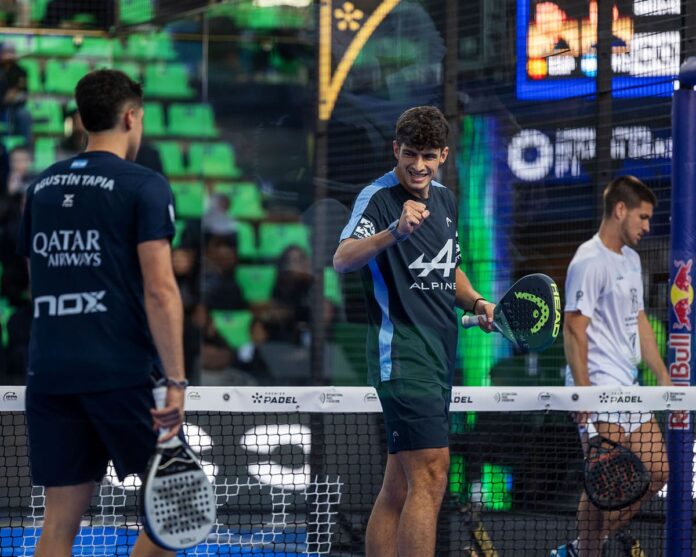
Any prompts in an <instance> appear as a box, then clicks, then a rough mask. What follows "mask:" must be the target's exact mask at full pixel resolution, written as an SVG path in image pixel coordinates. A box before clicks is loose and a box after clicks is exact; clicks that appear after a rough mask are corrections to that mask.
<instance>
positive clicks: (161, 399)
mask: <svg viewBox="0 0 696 557" xmlns="http://www.w3.org/2000/svg"><path fill="white" fill-rule="evenodd" d="M152 396H153V397H154V399H155V408H157V410H161V409H162V408H164V407H165V406H166V405H167V386H166V385H160V386H159V387H155V388H154V389H152ZM168 431H169V428H160V430H159V432H160V434H159V436H160V437H162V436H163V435H165V434H166V433H167V432H168Z"/></svg>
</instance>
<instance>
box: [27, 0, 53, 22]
mask: <svg viewBox="0 0 696 557" xmlns="http://www.w3.org/2000/svg"><path fill="white" fill-rule="evenodd" d="M50 1H51V0H32V2H31V3H30V5H31V20H32V21H34V22H37V23H39V22H40V21H41V20H42V19H43V18H44V16H45V15H46V6H48V3H49V2H50Z"/></svg>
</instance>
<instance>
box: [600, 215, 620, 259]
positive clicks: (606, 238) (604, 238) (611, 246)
mask: <svg viewBox="0 0 696 557" xmlns="http://www.w3.org/2000/svg"><path fill="white" fill-rule="evenodd" d="M597 234H598V235H599V239H600V241H601V242H602V243H603V244H604V246H605V247H606V248H607V249H608V250H610V251H613V252H614V253H618V254H621V253H622V252H621V249H622V248H623V247H624V243H623V241H622V240H621V234H620V233H619V231H618V230H615V229H614V227H613V226H612V225H611V223H608V222H607V221H605V220H603V221H602V224H601V225H600V226H599V232H598V233H597Z"/></svg>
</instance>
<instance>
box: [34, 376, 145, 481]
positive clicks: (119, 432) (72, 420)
mask: <svg viewBox="0 0 696 557" xmlns="http://www.w3.org/2000/svg"><path fill="white" fill-rule="evenodd" d="M153 407H154V400H153V398H152V387H150V386H143V387H130V388H128V389H123V390H115V391H105V392H96V393H85V394H79V395H53V394H44V393H36V392H34V391H33V390H32V389H31V388H27V391H26V411H27V428H28V433H29V459H30V462H31V476H32V480H33V481H34V484H35V485H43V486H46V487H55V486H65V485H77V484H81V483H85V482H89V481H95V482H99V481H101V479H102V478H103V477H104V474H105V473H106V467H107V465H108V462H109V460H113V462H114V467H115V468H116V473H117V474H118V477H119V479H121V480H123V478H125V477H126V476H127V475H128V474H142V473H144V472H145V470H146V468H147V463H148V460H149V459H150V457H151V456H152V455H153V454H154V452H155V447H156V445H157V435H158V434H157V432H155V431H154V430H153V429H152V416H151V415H150V409H151V408H153Z"/></svg>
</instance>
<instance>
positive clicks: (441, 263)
mask: <svg viewBox="0 0 696 557" xmlns="http://www.w3.org/2000/svg"><path fill="white" fill-rule="evenodd" d="M453 244H454V241H453V240H452V239H451V238H450V239H449V240H447V242H446V243H445V245H444V246H442V249H441V250H440V252H439V253H438V254H437V255H436V256H435V257H434V258H433V260H432V261H431V262H430V263H425V262H424V261H423V258H424V257H425V254H421V255H420V257H419V258H418V259H416V260H415V261H414V262H413V263H411V264H410V265H409V266H408V268H409V269H420V270H421V272H420V273H418V276H419V277H427V276H428V275H429V274H430V272H431V271H434V270H439V271H442V275H443V276H445V277H449V276H450V273H451V272H452V270H453V269H454V268H455V267H456V265H457V263H456V260H455V258H454V248H453Z"/></svg>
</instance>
